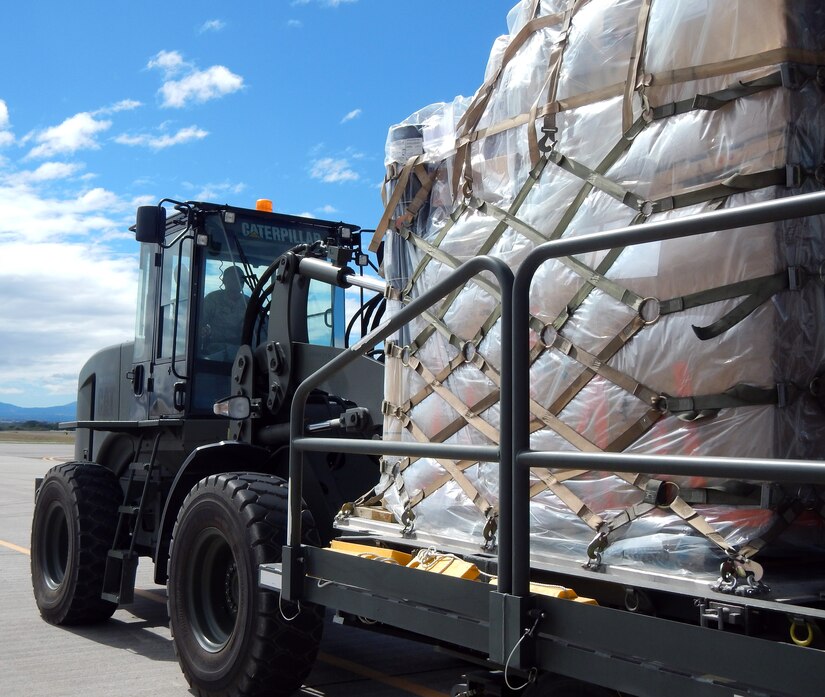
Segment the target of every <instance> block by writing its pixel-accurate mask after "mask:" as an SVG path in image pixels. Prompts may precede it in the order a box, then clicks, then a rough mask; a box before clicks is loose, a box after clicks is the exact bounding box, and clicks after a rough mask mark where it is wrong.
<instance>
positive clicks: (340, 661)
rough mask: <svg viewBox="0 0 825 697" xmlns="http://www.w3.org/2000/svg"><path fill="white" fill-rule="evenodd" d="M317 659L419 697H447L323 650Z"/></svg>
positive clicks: (436, 691) (441, 693)
mask: <svg viewBox="0 0 825 697" xmlns="http://www.w3.org/2000/svg"><path fill="white" fill-rule="evenodd" d="M318 659H319V660H321V661H323V662H324V663H328V664H329V665H331V666H335V667H336V668H343V669H344V670H348V671H349V672H350V673H355V674H356V675H361V676H362V677H365V678H369V679H370V680H374V681H375V682H380V683H383V684H384V685H389V686H390V687H394V688H396V689H399V690H404V691H405V692H410V693H412V694H414V695H418V696H419V697H447V695H446V694H445V693H444V692H439V691H438V690H431V689H430V688H429V687H424V686H423V685H418V684H417V683H414V682H411V681H410V680H405V679H404V678H397V677H394V676H392V675H386V674H385V673H382V672H380V671H377V670H373V669H372V668H367V667H366V666H362V665H361V664H360V663H353V662H352V661H348V660H347V659H346V658H339V657H338V656H332V655H331V654H328V653H324V652H323V651H322V652H321V653H319V654H318Z"/></svg>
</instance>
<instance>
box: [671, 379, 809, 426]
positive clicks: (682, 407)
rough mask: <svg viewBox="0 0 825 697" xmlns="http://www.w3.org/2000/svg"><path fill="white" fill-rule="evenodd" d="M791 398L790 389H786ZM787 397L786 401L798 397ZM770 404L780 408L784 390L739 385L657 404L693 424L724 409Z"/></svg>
mask: <svg viewBox="0 0 825 697" xmlns="http://www.w3.org/2000/svg"><path fill="white" fill-rule="evenodd" d="M783 388H784V389H783V392H784V393H785V394H786V395H787V393H788V392H789V390H790V389H791V388H790V386H783ZM793 393H794V394H793V395H788V396H784V397H783V399H788V397H792V396H796V390H793ZM766 404H780V390H779V388H778V387H755V386H753V385H745V384H738V385H734V386H733V387H731V388H730V389H728V390H725V391H724V392H721V393H719V394H708V395H694V396H689V397H671V396H669V395H662V396H660V397H659V398H658V400H656V401H655V406H657V407H658V408H659V409H660V410H661V411H663V412H668V413H670V414H674V415H676V416H679V418H682V419H683V420H687V421H692V420H695V419H696V418H699V417H700V416H704V415H707V414H709V413H716V412H718V411H719V410H720V409H736V408H738V407H753V406H761V405H766Z"/></svg>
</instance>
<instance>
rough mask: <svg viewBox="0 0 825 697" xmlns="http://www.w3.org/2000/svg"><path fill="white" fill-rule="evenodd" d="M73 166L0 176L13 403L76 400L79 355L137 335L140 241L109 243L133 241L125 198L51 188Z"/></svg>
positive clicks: (3, 374) (3, 345)
mask: <svg viewBox="0 0 825 697" xmlns="http://www.w3.org/2000/svg"><path fill="white" fill-rule="evenodd" d="M78 167H79V165H73V164H65V163H59V162H46V163H43V164H42V165H40V166H39V167H38V168H37V169H35V170H33V171H32V172H27V173H17V174H16V175H7V176H6V177H4V178H3V179H0V210H2V211H3V215H2V216H1V217H0V297H2V298H3V302H2V303H0V336H2V337H3V341H2V342H0V385H2V390H3V393H4V394H8V395H15V396H18V395H19V398H16V399H15V400H14V401H15V402H22V403H27V402H28V403H38V402H39V403H40V404H42V403H43V400H44V399H48V400H49V401H50V402H51V403H52V404H65V403H67V402H70V401H72V400H74V399H75V395H76V390H77V374H78V371H79V369H80V367H81V365H82V364H83V363H84V362H85V360H86V359H87V358H88V357H89V356H90V355H91V354H92V353H93V352H95V351H97V350H98V349H100V348H102V347H103V346H107V345H111V344H115V343H119V342H122V341H124V340H128V339H129V337H130V336H132V335H133V333H134V330H133V325H134V319H133V318H134V303H135V293H136V277H137V263H136V259H135V257H136V251H137V247H136V245H134V243H133V244H132V245H131V246H130V247H129V250H128V251H127V252H126V253H125V254H124V253H118V252H115V251H114V250H113V248H112V247H110V246H109V244H108V243H107V241H106V240H109V239H115V238H117V237H118V235H120V236H123V237H131V235H130V234H129V233H128V232H126V230H127V228H128V225H129V224H130V221H131V220H132V211H133V208H132V203H131V202H130V201H126V200H123V199H121V198H119V197H118V196H116V195H115V194H113V193H112V192H110V191H108V190H105V189H102V188H93V189H83V188H81V189H76V190H72V189H71V188H70V187H66V186H61V190H62V191H63V192H64V193H62V194H61V195H59V196H58V195H54V194H50V193H49V189H47V188H46V187H48V186H50V184H52V183H53V182H54V181H55V180H58V179H62V178H64V177H66V176H70V175H71V174H72V173H74V172H76V171H77V168H78ZM62 184H65V182H63V183H62ZM44 273H47V275H48V282H43V279H44ZM55 342H58V343H59V350H55V346H56V343H55Z"/></svg>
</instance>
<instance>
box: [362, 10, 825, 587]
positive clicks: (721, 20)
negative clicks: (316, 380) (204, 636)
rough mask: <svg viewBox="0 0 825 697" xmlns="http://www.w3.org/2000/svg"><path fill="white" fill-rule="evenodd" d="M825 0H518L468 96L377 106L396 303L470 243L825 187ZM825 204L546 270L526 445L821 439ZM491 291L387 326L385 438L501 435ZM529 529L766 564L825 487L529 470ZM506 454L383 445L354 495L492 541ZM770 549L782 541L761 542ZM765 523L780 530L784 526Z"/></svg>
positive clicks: (638, 556) (634, 221)
mask: <svg viewBox="0 0 825 697" xmlns="http://www.w3.org/2000/svg"><path fill="white" fill-rule="evenodd" d="M824 14H825V10H823V9H822V8H821V3H819V2H818V0H814V1H811V2H802V1H799V2H782V1H780V0H739V1H736V0H708V1H707V2H702V3H696V2H695V1H694V0H668V1H667V2H663V1H658V2H657V1H656V0H591V1H589V2H588V1H586V0H576V1H575V2H560V1H559V0H557V1H556V2H537V1H536V0H524V1H523V2H521V3H520V4H518V5H517V6H516V7H515V8H514V9H513V10H512V11H511V13H510V15H509V16H508V24H509V28H510V33H509V35H507V36H505V37H502V38H501V39H499V40H498V41H497V42H496V44H495V45H494V47H493V51H492V55H491V58H490V62H489V65H488V68H487V74H486V79H485V82H484V84H483V85H482V86H481V87H480V88H479V90H478V91H477V92H476V94H475V95H474V97H473V98H472V99H469V100H468V99H463V98H458V99H457V100H455V101H454V102H453V103H451V104H439V105H434V106H432V107H428V108H426V109H424V110H422V111H420V112H418V113H416V114H414V115H413V116H412V117H411V118H410V119H408V120H407V121H406V122H404V123H403V124H400V125H399V126H396V127H394V128H393V129H391V130H390V134H389V137H388V142H387V154H388V156H387V172H388V173H387V180H386V186H385V204H386V209H385V213H384V216H383V218H382V220H381V224H380V226H379V229H378V231H377V234H376V236H375V241H376V242H377V241H379V240H381V239H382V238H383V239H384V240H385V242H386V244H385V253H384V262H383V263H384V271H385V276H386V278H387V280H388V282H389V283H390V285H391V286H392V289H391V292H390V295H391V301H392V302H391V305H393V306H394V307H395V308H398V307H400V306H401V305H403V304H404V303H406V302H408V301H409V300H410V299H412V298H414V297H416V296H417V295H418V294H419V292H420V290H421V289H423V288H427V287H430V286H431V285H432V284H433V283H434V282H436V281H438V280H440V279H442V278H444V277H445V276H446V275H447V274H448V273H449V272H450V271H451V270H452V269H455V268H456V267H458V266H459V265H460V264H461V263H462V262H463V261H465V260H466V259H468V258H470V257H473V256H477V255H483V254H490V255H493V256H496V257H499V258H501V259H504V260H505V261H506V262H507V263H508V264H509V265H510V266H511V267H512V268H516V267H517V266H518V264H519V263H520V262H521V260H522V259H523V258H524V257H525V255H526V254H527V253H529V251H530V250H531V249H533V248H534V247H535V246H537V245H538V244H541V243H543V242H546V241H549V240H556V239H560V238H563V237H571V236H576V235H582V234H587V233H591V232H598V231H602V230H608V229H611V228H618V227H622V226H627V225H642V224H644V223H646V222H648V221H653V220H663V219H668V218H673V217H678V216H685V215H692V214H696V213H699V212H705V211H710V210H715V209H720V208H725V207H733V206H737V205H742V204H744V203H750V202H756V201H762V200H767V199H773V198H776V197H781V196H787V195H791V194H794V193H801V192H805V191H812V190H818V189H821V188H822V184H823V180H824V179H825V176H824V173H825V167H823V164H822V158H823V142H822V141H823V134H825V119H823V115H825V109H823V84H824V83H825V70H823V69H822V68H820V67H817V66H820V65H825V53H823V52H821V51H818V50H817V46H821V37H822V35H823V27H825V18H823V15H824ZM823 261H825V241H823V236H822V220H820V219H802V220H796V221H783V222H780V223H775V224H766V225H759V226H755V227H749V228H743V229H740V230H734V231H726V232H720V233H711V234H706V235H702V236H700V237H695V238H688V239H683V240H676V241H669V242H662V243H650V244H646V245H641V246H638V247H632V248H626V249H625V248H623V249H611V250H609V251H607V252H599V253H594V254H589V255H581V256H578V257H564V258H560V259H557V260H553V261H551V262H548V263H546V264H544V265H542V266H541V267H540V269H539V271H538V273H537V275H536V277H535V279H534V282H533V285H532V288H531V316H530V327H531V351H530V356H529V362H530V371H531V372H530V375H531V390H530V395H529V399H530V411H531V415H532V421H531V424H530V430H531V434H532V436H531V446H532V447H533V448H534V449H541V450H555V451H583V452H602V451H604V452H622V451H625V452H637V453H648V454H650V453H653V454H655V453H660V454H698V455H721V456H744V457H747V456H751V457H801V458H819V457H821V456H822V452H823V447H822V446H823V445H824V444H825V426H824V425H823V423H824V422H825V420H824V419H823V409H822V403H821V389H820V384H821V381H820V378H819V375H820V372H821V370H822V366H823V365H825V334H823V330H822V322H821V319H820V318H821V317H822V316H823V314H822V313H823V310H825V307H823V304H824V303H823V292H822V287H821V285H822V273H823ZM499 301H500V296H499V292H498V289H497V287H496V284H495V281H494V279H492V277H489V278H488V277H486V276H484V275H482V276H480V277H477V278H476V279H475V280H474V281H472V282H471V283H469V284H468V285H467V286H466V287H465V288H464V289H462V290H461V291H459V292H455V293H453V294H452V295H450V296H449V297H447V298H446V299H444V300H443V301H442V302H440V303H439V304H437V305H436V306H434V307H432V308H430V310H429V311H428V312H427V313H425V314H424V315H423V316H422V317H421V318H419V319H418V320H416V321H414V322H412V323H411V324H409V325H407V326H406V327H405V328H404V329H403V331H401V332H399V334H398V335H397V336H396V337H395V338H394V339H393V341H391V342H390V343H388V345H387V358H386V360H387V382H386V388H385V398H386V400H385V403H384V417H385V421H384V426H385V438H389V439H396V440H410V441H418V442H452V443H463V444H496V443H497V442H498V424H499V422H500V420H501V419H502V418H507V417H508V415H502V414H501V413H500V411H499V392H498V390H499V386H500V375H501V365H500V324H499V323H500V316H501V308H500V303H499ZM531 476H532V488H531V492H530V493H531V536H532V537H531V548H532V550H533V554H539V555H540V554H542V553H549V554H552V555H558V554H560V555H564V556H572V557H574V558H578V559H580V560H582V561H584V562H586V563H587V564H589V565H590V566H596V565H598V564H600V563H608V562H609V563H614V564H623V565H631V566H641V567H650V566H653V567H658V568H661V569H666V570H669V571H671V572H677V573H686V574H690V573H707V572H709V571H711V570H713V571H716V570H718V569H719V565H720V562H721V563H722V575H721V577H720V578H721V579H722V580H723V581H725V582H726V583H727V584H728V585H729V586H730V587H731V588H732V587H734V586H737V584H738V581H737V578H738V579H744V580H745V581H747V583H746V584H745V588H744V591H743V592H752V591H751V590H750V589H752V588H755V587H757V586H758V585H759V584H758V581H759V577H760V576H761V572H759V571H758V570H757V569H756V564H755V562H753V560H752V557H753V556H754V555H755V554H756V553H757V552H759V551H760V550H761V549H763V548H764V547H766V546H767V545H768V543H769V542H771V543H773V542H774V540H777V538H779V537H780V534H781V533H784V534H782V535H781V538H782V541H783V543H784V545H785V547H788V546H793V547H796V548H800V547H802V548H804V549H806V550H807V551H811V550H813V551H814V552H816V553H821V552H822V551H823V549H824V548H825V547H824V546H823V528H822V524H821V517H822V516H821V514H822V512H823V505H825V504H823V496H822V492H821V491H820V490H818V489H817V488H816V487H813V486H806V485H805V484H804V483H801V484H800V485H798V486H787V485H785V486H779V485H776V484H770V483H764V484H759V483H755V482H743V481H729V480H711V479H704V478H696V477H694V478H677V477H651V476H646V475H627V474H620V473H615V474H610V473H597V472H590V471H583V470H580V469H552V470H551V469H544V468H533V469H532V470H531ZM497 492H498V484H497V465H496V464H494V463H484V462H475V461H464V462H457V461H452V460H447V459H438V460H433V459H428V458H390V457H387V458H384V459H383V464H382V478H381V482H380V484H379V485H378V487H376V489H375V491H374V492H371V494H370V495H368V496H366V497H364V499H363V500H362V501H360V502H358V503H359V504H360V505H362V506H370V505H378V504H380V505H383V506H384V507H385V508H386V509H387V510H389V511H390V512H392V513H393V515H394V516H395V517H396V519H397V520H398V521H400V522H401V523H403V524H404V526H405V529H406V531H407V532H408V533H410V534H414V533H415V532H427V533H428V534H430V535H436V536H442V537H444V538H452V539H459V540H463V541H465V542H466V541H473V542H477V543H478V544H480V545H486V546H488V547H490V546H493V545H494V544H495V531H496V517H497V503H498V501H497ZM770 547H774V545H773V544H772V545H770ZM776 548H777V549H779V548H782V545H780V544H777V545H776Z"/></svg>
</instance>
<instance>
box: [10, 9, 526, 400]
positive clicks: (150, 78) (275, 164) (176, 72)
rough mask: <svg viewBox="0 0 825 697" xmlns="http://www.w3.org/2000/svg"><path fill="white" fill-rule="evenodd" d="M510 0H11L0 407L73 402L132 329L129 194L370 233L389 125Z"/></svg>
mask: <svg viewBox="0 0 825 697" xmlns="http://www.w3.org/2000/svg"><path fill="white" fill-rule="evenodd" d="M514 4H515V0H477V1H470V0H461V1H459V0H440V1H436V0H417V1H416V2H415V3H408V2H398V1H397V0H271V1H270V2H263V1H255V0H251V1H248V2H242V3H232V4H231V5H230V4H229V3H224V2H209V1H201V2H198V3H194V2H188V1H187V2H176V3H169V2H157V1H156V0H149V1H144V2H139V3H138V2H102V1H101V0H95V1H91V0H78V2H57V1H56V0H49V1H43V2H33V3H7V4H6V6H5V8H4V25H5V27H6V30H5V31H4V40H3V42H1V43H0V66H2V71H0V401H2V402H11V403H13V404H17V405H20V406H49V405H56V404H63V403H67V402H71V401H73V400H74V398H75V390H76V380H77V372H78V370H79V368H80V366H81V365H82V363H83V361H84V360H85V359H86V358H87V357H88V356H89V355H90V354H91V353H92V352H94V351H95V350H97V349H98V348H101V347H103V346H105V345H109V344H113V343H118V342H121V341H125V340H128V339H129V338H130V336H131V335H132V334H133V316H134V304H135V283H136V262H135V259H136V252H137V244H136V243H135V242H134V240H133V239H132V237H131V235H130V234H129V233H128V232H127V228H128V226H129V225H130V224H132V222H133V221H134V209H135V207H136V206H137V205H141V204H145V203H155V202H157V201H158V200H159V199H160V198H163V197H170V198H177V199H189V200H211V201H217V202H227V203H231V204H233V205H238V206H250V207H253V206H254V202H255V199H257V198H261V197H266V198H271V199H272V200H273V201H274V204H275V209H276V210H278V211H280V212H284V213H293V214H301V215H311V216H315V217H319V218H327V219H333V220H339V219H341V220H345V221H347V222H350V223H354V224H357V225H360V226H361V227H364V228H372V227H374V226H375V225H376V223H377V222H378V219H379V217H380V215H381V200H380V185H381V182H382V179H383V175H384V165H383V150H384V142H385V139H386V133H387V129H388V127H389V126H391V125H392V124H394V123H397V122H399V121H402V120H403V119H404V118H406V117H407V116H408V115H409V114H411V113H412V112H414V111H416V110H418V109H420V108H422V107H424V106H426V105H428V104H431V103H435V102H440V101H451V100H452V99H453V98H454V97H455V96H457V95H459V94H463V95H471V94H472V93H473V92H475V90H476V89H477V88H478V87H479V85H480V84H481V83H482V81H483V76H484V69H485V65H486V62H487V58H488V56H489V53H490V48H491V46H492V43H493V41H494V39H495V38H496V37H497V36H498V35H500V34H504V33H506V31H507V24H506V15H507V12H508V10H509V9H510V8H511V7H512V5H514Z"/></svg>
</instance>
